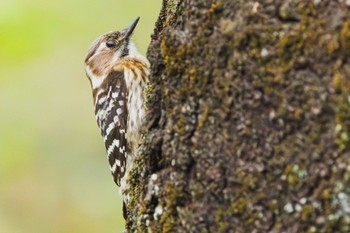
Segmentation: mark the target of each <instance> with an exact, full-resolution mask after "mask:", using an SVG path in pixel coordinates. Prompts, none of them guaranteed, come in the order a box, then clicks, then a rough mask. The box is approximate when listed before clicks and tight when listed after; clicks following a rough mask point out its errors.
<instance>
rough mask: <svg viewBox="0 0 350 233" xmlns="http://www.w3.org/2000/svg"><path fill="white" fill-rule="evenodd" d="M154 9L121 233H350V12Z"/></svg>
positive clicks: (219, 4)
mask: <svg viewBox="0 0 350 233" xmlns="http://www.w3.org/2000/svg"><path fill="white" fill-rule="evenodd" d="M347 4H349V1H345V0H344V1H341V0H339V1H336V0H312V1H308V0H299V1H298V0H285V1H283V0H261V1H246V0H217V1H213V0H197V1H190V0H164V2H163V8H162V11H161V14H160V17H159V20H158V22H157V24H156V29H155V33H154V35H153V37H152V43H151V45H150V47H149V51H148V58H149V60H150V62H151V64H152V75H151V81H152V85H151V86H150V87H149V90H148V106H149V108H150V114H149V119H148V120H147V127H148V128H147V129H146V130H145V132H144V142H143V145H142V146H141V148H140V153H139V158H138V160H137V163H138V166H137V168H136V169H135V170H134V171H133V173H132V178H131V179H130V182H131V184H132V185H131V186H132V192H131V205H130V206H129V208H128V211H129V218H128V228H129V231H130V232H164V233H166V232H200V233H205V232H215V233H219V232H243V233H244V232H317V233H318V232H350V196H349V195H350V184H349V180H350V153H349V146H350V140H349V135H350V92H349V88H350V65H349V55H350V10H349V6H348V5H347Z"/></svg>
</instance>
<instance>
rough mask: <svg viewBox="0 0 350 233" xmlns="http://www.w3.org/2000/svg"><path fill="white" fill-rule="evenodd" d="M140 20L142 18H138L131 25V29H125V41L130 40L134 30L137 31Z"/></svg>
mask: <svg viewBox="0 0 350 233" xmlns="http://www.w3.org/2000/svg"><path fill="white" fill-rule="evenodd" d="M139 19H140V17H137V18H136V19H135V20H134V21H133V22H132V23H131V24H130V26H129V27H127V28H125V29H124V39H128V38H129V37H130V36H131V34H132V32H133V31H134V29H135V27H136V25H137V23H138V22H139Z"/></svg>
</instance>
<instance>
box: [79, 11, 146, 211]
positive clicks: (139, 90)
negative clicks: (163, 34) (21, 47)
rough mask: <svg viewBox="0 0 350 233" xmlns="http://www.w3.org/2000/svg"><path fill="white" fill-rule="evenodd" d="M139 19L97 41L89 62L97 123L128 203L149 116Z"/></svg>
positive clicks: (91, 49)
mask: <svg viewBox="0 0 350 233" xmlns="http://www.w3.org/2000/svg"><path fill="white" fill-rule="evenodd" d="M139 19H140V17H138V18H136V19H135V20H134V21H133V22H132V23H131V25H130V26H129V27H127V28H126V29H124V30H122V31H112V32H109V33H106V34H104V35H102V36H100V37H99V38H97V39H96V40H95V41H94V42H93V43H92V44H91V47H90V49H89V50H88V54H87V56H86V59H85V72H86V75H87V77H88V79H89V80H90V83H91V87H92V94H93V100H94V105H95V115H96V120H97V124H98V126H99V128H100V130H101V134H102V137H103V139H104V142H105V146H106V151H107V157H108V161H109V165H110V170H111V173H112V175H113V179H114V181H115V183H116V184H117V185H118V186H121V191H122V194H123V195H124V204H125V201H126V200H125V197H127V190H128V184H127V182H128V181H127V179H128V173H129V172H130V170H131V169H132V167H133V160H134V158H135V155H136V151H137V148H138V145H139V139H140V128H141V125H142V120H143V119H144V117H145V114H146V109H145V106H144V98H145V97H144V91H145V87H146V85H147V82H148V76H149V67H150V65H149V62H148V60H147V59H146V58H145V57H144V56H142V55H141V54H140V53H139V52H138V50H137V49H136V47H135V44H134V43H133V42H132V40H131V35H132V33H133V31H134V29H135V27H136V25H137V23H138V21H139ZM124 211H125V210H124Z"/></svg>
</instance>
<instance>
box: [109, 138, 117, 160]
mask: <svg viewBox="0 0 350 233" xmlns="http://www.w3.org/2000/svg"><path fill="white" fill-rule="evenodd" d="M115 147H119V140H117V139H114V140H113V143H112V144H111V145H110V146H109V147H108V150H107V155H108V157H109V156H110V155H111V153H112V152H113V150H114V148H115Z"/></svg>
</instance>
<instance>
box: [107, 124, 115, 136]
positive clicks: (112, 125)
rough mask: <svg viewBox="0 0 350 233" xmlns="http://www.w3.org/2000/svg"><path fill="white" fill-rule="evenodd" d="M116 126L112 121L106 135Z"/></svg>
mask: <svg viewBox="0 0 350 233" xmlns="http://www.w3.org/2000/svg"><path fill="white" fill-rule="evenodd" d="M114 127H115V124H114V122H112V123H110V124H109V126H108V128H107V130H106V136H107V135H109V134H110V133H111V131H112V129H114Z"/></svg>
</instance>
